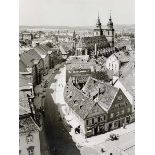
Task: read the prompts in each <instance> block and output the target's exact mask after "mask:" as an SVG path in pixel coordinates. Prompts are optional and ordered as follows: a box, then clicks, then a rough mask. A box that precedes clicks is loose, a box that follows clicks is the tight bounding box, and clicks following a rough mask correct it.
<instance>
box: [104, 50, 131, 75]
mask: <svg viewBox="0 0 155 155" xmlns="http://www.w3.org/2000/svg"><path fill="white" fill-rule="evenodd" d="M129 61H130V57H129V56H127V55H126V54H125V52H123V51H120V52H118V53H114V54H112V55H111V56H109V57H108V58H107V60H106V68H107V69H109V70H112V71H113V72H114V73H118V72H119V71H120V68H121V66H122V65H124V64H125V63H128V62H129Z"/></svg>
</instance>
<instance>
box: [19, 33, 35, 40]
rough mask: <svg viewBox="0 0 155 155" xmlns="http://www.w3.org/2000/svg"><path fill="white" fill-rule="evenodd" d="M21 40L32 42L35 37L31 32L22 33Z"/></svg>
mask: <svg viewBox="0 0 155 155" xmlns="http://www.w3.org/2000/svg"><path fill="white" fill-rule="evenodd" d="M20 39H21V40H24V41H25V40H30V41H32V40H33V35H32V33H30V32H22V35H21V36H20Z"/></svg>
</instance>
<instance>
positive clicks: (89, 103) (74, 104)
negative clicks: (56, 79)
mask: <svg viewBox="0 0 155 155" xmlns="http://www.w3.org/2000/svg"><path fill="white" fill-rule="evenodd" d="M64 98H65V101H66V103H67V104H68V106H69V107H70V108H72V110H73V111H75V112H76V113H77V114H78V115H79V116H80V117H81V118H82V119H85V118H86V116H87V115H88V114H89V112H90V110H91V109H92V107H93V106H94V104H95V102H94V101H93V100H91V99H89V98H88V97H87V96H86V95H84V94H83V93H82V91H80V90H79V89H77V88H76V87H75V86H73V85H72V83H71V82H69V83H68V84H67V85H66V87H65V91H64Z"/></svg>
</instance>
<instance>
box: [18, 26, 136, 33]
mask: <svg viewBox="0 0 155 155" xmlns="http://www.w3.org/2000/svg"><path fill="white" fill-rule="evenodd" d="M94 27H95V26H76V27H71V26H23V25H22V26H19V30H20V31H24V30H42V31H50V30H69V31H73V30H75V31H86V30H87V31H89V30H90V31H92V30H93V29H94ZM103 27H104V25H103ZM114 28H115V30H116V31H124V32H126V31H128V32H134V31H135V25H134V24H133V25H125V24H124V25H119V24H116V25H114Z"/></svg>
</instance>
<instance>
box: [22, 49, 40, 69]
mask: <svg viewBox="0 0 155 155" xmlns="http://www.w3.org/2000/svg"><path fill="white" fill-rule="evenodd" d="M20 59H21V60H22V61H23V63H24V64H25V65H26V66H29V67H32V66H33V64H34V60H40V59H41V57H40V55H39V54H38V53H37V52H36V51H35V50H34V49H30V50H29V51H25V52H24V53H22V54H21V55H20Z"/></svg>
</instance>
